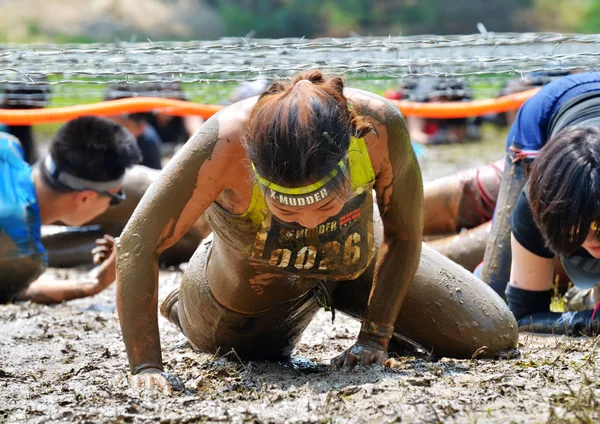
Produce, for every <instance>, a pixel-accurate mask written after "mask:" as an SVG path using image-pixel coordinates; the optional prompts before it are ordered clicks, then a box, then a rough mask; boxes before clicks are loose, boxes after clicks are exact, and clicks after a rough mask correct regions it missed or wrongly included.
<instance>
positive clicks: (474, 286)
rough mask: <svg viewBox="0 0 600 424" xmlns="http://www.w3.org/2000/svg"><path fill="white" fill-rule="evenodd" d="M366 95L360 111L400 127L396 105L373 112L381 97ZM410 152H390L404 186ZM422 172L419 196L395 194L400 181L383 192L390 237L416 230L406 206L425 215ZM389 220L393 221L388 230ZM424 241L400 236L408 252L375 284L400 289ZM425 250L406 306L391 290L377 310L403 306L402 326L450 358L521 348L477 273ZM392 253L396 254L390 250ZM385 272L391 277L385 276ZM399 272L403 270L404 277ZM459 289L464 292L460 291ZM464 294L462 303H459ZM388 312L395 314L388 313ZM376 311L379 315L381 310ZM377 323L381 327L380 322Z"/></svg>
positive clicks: (508, 317) (401, 190) (402, 189)
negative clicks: (393, 231) (418, 244)
mask: <svg viewBox="0 0 600 424" xmlns="http://www.w3.org/2000/svg"><path fill="white" fill-rule="evenodd" d="M361 94H365V96H367V97H369V98H370V100H369V101H368V102H367V104H366V105H361V104H360V103H359V104H357V102H354V103H355V104H354V106H355V107H357V110H358V111H359V113H360V114H363V115H369V116H371V117H372V118H374V119H382V117H381V116H380V114H381V113H383V114H384V116H385V114H386V113H389V114H391V115H392V116H388V117H387V119H388V121H389V120H392V121H391V122H394V121H393V120H394V119H395V120H398V118H397V115H398V114H397V109H395V107H394V106H393V105H391V104H389V103H386V104H387V107H384V108H376V107H373V106H372V103H373V102H377V101H379V102H381V100H380V98H379V97H377V96H374V95H371V94H369V93H364V92H361ZM372 110H377V111H378V113H379V114H377V113H373V112H372ZM395 128H396V131H399V132H404V133H405V135H404V136H405V137H406V140H408V137H407V134H406V128H405V125H404V123H403V120H402V123H401V125H400V126H398V127H395ZM388 148H391V146H388ZM406 148H408V150H409V151H408V152H407V151H406V150H404V151H398V150H396V151H391V152H390V153H389V157H390V159H391V161H392V165H393V169H394V170H395V171H396V170H397V173H396V172H395V173H394V176H393V178H399V179H400V180H402V181H407V178H406V175H404V174H402V172H403V171H405V170H406V168H407V163H408V164H409V165H408V167H409V168H410V164H411V163H413V164H414V163H416V159H415V157H414V153H413V151H412V148H411V147H410V143H408V147H406V146H405V149H406ZM407 156H408V157H409V158H411V160H410V161H408V162H403V158H406V157H407ZM416 168H417V174H418V182H419V184H414V185H412V187H418V188H416V189H415V191H416V192H417V193H416V196H415V193H410V191H411V190H408V189H407V188H406V187H410V186H411V185H410V184H408V185H407V184H399V185H398V188H397V190H396V191H394V190H392V192H391V193H390V190H389V187H390V186H391V184H392V183H393V182H394V180H393V179H392V181H390V182H387V187H385V189H383V190H380V191H379V192H378V193H381V194H382V196H383V197H380V196H379V195H378V203H379V205H380V210H381V211H383V212H382V214H381V216H382V220H383V223H384V233H385V231H387V228H389V227H391V226H393V227H392V228H402V229H403V230H404V231H406V230H407V229H410V227H409V226H408V225H407V223H408V222H411V221H410V220H409V219H407V218H405V217H403V215H402V213H403V210H402V206H401V205H403V204H404V205H406V204H411V202H412V204H413V205H414V204H415V203H416V202H419V203H420V204H419V206H420V208H421V209H420V213H421V214H422V208H423V195H422V192H421V193H420V195H419V191H420V188H421V187H422V185H421V183H420V181H421V176H420V173H419V172H418V166H417V167H416ZM409 175H410V174H409ZM401 176H402V178H401ZM380 183H382V184H383V181H380ZM396 192H397V193H396ZM395 193H396V194H397V195H398V196H399V199H394V200H401V202H398V203H397V205H400V206H398V207H397V209H396V210H394V213H390V210H391V209H390V208H391V207H392V205H393V204H396V203H391V202H392V196H394V195H396V194H395ZM415 207H416V205H415ZM417 210H418V209H417ZM413 213H414V212H413ZM390 219H400V221H396V222H393V221H392V223H391V224H392V225H390V221H389V220H390ZM386 220H388V221H387V225H386ZM413 222H414V221H413ZM419 222H420V224H421V226H420V227H419V228H422V222H423V221H422V215H421V217H420V220H419ZM413 225H414V224H413ZM420 237H421V236H420V233H419V234H418V235H417V236H414V235H413V236H412V237H410V238H408V237H406V236H400V237H398V236H397V237H396V240H395V243H398V242H399V241H400V242H401V243H403V248H401V249H397V250H396V252H395V253H396V254H395V255H394V257H393V259H392V260H391V261H390V262H389V263H390V264H394V265H393V266H392V265H390V266H389V268H387V269H384V266H380V267H379V268H377V269H376V276H375V281H376V282H377V281H380V282H383V281H390V282H392V283H395V284H396V285H398V281H402V280H401V279H400V278H401V275H402V274H401V273H402V271H403V268H405V269H406V268H407V266H410V265H408V264H410V263H411V262H410V261H408V260H407V259H406V257H402V255H404V256H409V255H408V254H407V253H406V252H411V250H410V249H411V248H412V249H413V250H412V251H414V250H415V249H414V243H415V240H416V239H418V240H419V241H420ZM411 244H412V245H411ZM382 246H383V249H382V250H383V252H384V255H385V254H386V253H387V254H389V253H388V252H386V251H385V249H386V246H385V243H384V244H383V245H382ZM424 249H425V250H424V253H423V254H421V255H420V258H421V263H420V265H419V266H418V270H417V272H416V274H415V278H414V281H413V282H412V284H411V286H410V291H409V296H407V298H406V301H405V302H404V303H402V301H403V300H404V299H403V297H404V296H405V295H406V294H407V291H406V289H404V290H403V294H402V296H401V297H398V299H399V301H398V303H397V304H396V305H393V303H392V302H390V301H389V300H390V299H393V298H394V291H393V289H392V290H389V291H387V290H386V291H384V290H382V291H381V292H382V293H387V295H382V297H381V298H380V301H379V302H378V303H377V309H378V310H383V311H386V312H387V313H388V315H391V314H390V313H389V311H390V310H391V308H392V307H396V308H400V305H402V308H401V309H400V314H399V315H398V322H402V323H406V324H405V334H406V335H408V336H409V337H411V338H413V339H414V340H418V341H419V343H421V344H423V345H424V346H435V349H436V350H437V351H438V352H444V354H446V355H451V356H457V357H462V356H465V355H469V354H473V346H477V345H479V346H487V349H488V354H489V353H490V352H499V351H502V350H506V349H511V348H514V347H516V346H517V340H518V332H517V326H516V321H515V319H514V317H513V316H512V314H511V313H510V311H509V310H508V307H507V306H506V304H505V303H504V302H503V301H502V300H501V299H500V298H498V297H497V296H496V295H494V293H493V292H492V291H491V290H489V288H488V287H485V286H483V285H482V284H481V283H480V282H479V280H478V279H476V278H475V277H473V275H472V274H470V273H468V272H467V271H465V270H464V269H462V268H460V267H457V266H456V265H455V264H454V263H452V262H451V261H449V260H448V259H446V258H444V257H442V256H441V255H439V256H438V255H436V254H435V252H433V251H431V250H430V249H429V248H426V247H424ZM390 251H392V250H391V249H390ZM399 252H402V255H397V253H399ZM416 252H417V258H416V259H417V260H418V255H419V253H418V252H419V250H418V249H417V250H416ZM425 253H426V254H425ZM380 255H381V253H380ZM384 257H385V256H384ZM413 259H414V258H413ZM378 264H382V265H384V264H385V262H383V261H382V260H381V256H380V259H379V261H378ZM384 270H385V272H386V273H385V274H383V271H384ZM398 270H400V273H399V272H398ZM411 272H412V270H411ZM408 275H409V276H410V275H412V273H411V274H408ZM404 278H406V279H407V280H408V279H409V278H410V277H407V274H404ZM407 283H408V281H407ZM388 284H389V283H388ZM444 286H448V287H453V288H452V289H448V290H444V289H442V288H443V287H444ZM456 289H458V290H459V291H458V292H457V291H456ZM395 290H398V288H397V287H396V288H395ZM371 293H372V294H371V298H370V299H369V305H371V304H374V301H373V300H374V299H373V297H374V294H375V288H373V291H372V292H371ZM395 293H402V291H396V292H395ZM459 294H460V299H458V298H457V295H459ZM386 308H390V309H387V310H386ZM431 308H434V309H433V310H436V311H439V312H440V313H441V312H442V311H443V314H444V316H445V317H446V318H443V317H442V316H439V317H438V318H437V319H433V318H432V317H433V315H431V316H429V317H424V316H423V314H422V313H420V312H421V311H423V310H431ZM371 309H373V310H374V309H375V308H371ZM371 309H370V310H371ZM397 310H398V309H396V311H397ZM380 316H381V315H380ZM415 317H418V318H419V319H420V320H421V321H419V322H417V321H418V320H417V319H415ZM448 318H450V319H448ZM366 319H368V320H370V319H372V318H371V316H370V315H367V316H366ZM373 321H375V322H377V321H376V320H373ZM394 321H395V320H392V321H391V322H392V323H393V322H394ZM379 322H383V321H379ZM388 323H389V321H388ZM403 325H404V324H403ZM433 329H435V330H433ZM491 335H493V336H491Z"/></svg>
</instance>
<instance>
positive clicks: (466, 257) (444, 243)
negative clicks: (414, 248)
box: [427, 222, 492, 272]
mask: <svg viewBox="0 0 600 424" xmlns="http://www.w3.org/2000/svg"><path fill="white" fill-rule="evenodd" d="M491 226H492V223H491V222H486V223H485V224H481V225H480V226H478V227H475V228H473V229H470V230H463V231H461V232H460V233H458V234H457V235H455V236H450V237H444V238H441V239H436V240H431V241H428V242H427V244H428V245H429V246H431V247H432V248H433V249H434V250H436V251H437V252H440V253H441V254H442V255H444V256H446V257H447V258H448V259H450V260H451V261H453V262H456V263H457V264H459V265H460V266H462V267H464V268H466V269H468V270H469V271H471V272H473V270H474V269H475V268H476V267H477V265H479V264H480V263H481V262H482V261H483V254H484V252H485V245H486V243H487V240H488V236H489V234H490V228H491Z"/></svg>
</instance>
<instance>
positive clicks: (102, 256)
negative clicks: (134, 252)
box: [90, 235, 117, 294]
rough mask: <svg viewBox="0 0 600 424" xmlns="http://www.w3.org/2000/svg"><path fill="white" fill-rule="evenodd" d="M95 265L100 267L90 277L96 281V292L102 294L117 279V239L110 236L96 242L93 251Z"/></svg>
mask: <svg viewBox="0 0 600 424" xmlns="http://www.w3.org/2000/svg"><path fill="white" fill-rule="evenodd" d="M92 255H93V257H94V263H95V264H96V265H98V266H97V267H96V268H94V269H93V270H92V271H91V272H90V276H92V277H94V278H95V279H96V285H95V287H94V292H95V293H96V294H97V293H100V292H101V291H102V290H104V289H105V288H107V287H108V286H110V285H111V284H112V283H114V281H115V280H116V278H117V266H116V265H117V250H116V249H115V239H114V238H113V237H111V236H109V235H105V236H104V238H101V239H98V240H96V247H95V248H94V250H92Z"/></svg>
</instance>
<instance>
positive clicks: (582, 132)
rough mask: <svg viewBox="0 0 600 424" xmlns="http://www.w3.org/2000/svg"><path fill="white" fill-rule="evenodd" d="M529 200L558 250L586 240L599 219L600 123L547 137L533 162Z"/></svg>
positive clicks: (570, 249) (570, 251) (575, 246)
mask: <svg viewBox="0 0 600 424" xmlns="http://www.w3.org/2000/svg"><path fill="white" fill-rule="evenodd" d="M529 204H530V205H531V212H532V215H533V219H534V220H535V223H536V224H537V226H538V228H539V229H540V232H541V233H542V235H543V236H544V239H545V241H546V244H547V245H548V247H549V248H550V249H552V250H553V251H554V252H555V253H557V254H559V255H563V256H569V255H571V254H573V253H574V252H575V250H577V249H578V248H579V247H580V246H581V245H582V244H583V242H584V241H585V239H586V238H587V237H588V234H589V231H590V228H591V227H592V223H594V222H596V223H599V224H600V128H599V127H585V128H573V127H570V128H565V129H564V130H562V131H560V132H559V133H557V134H556V135H555V136H554V137H552V138H551V139H550V140H549V141H548V143H547V144H546V145H545V146H544V147H543V148H542V149H541V151H540V154H539V156H538V157H537V158H536V159H535V161H534V162H533V167H532V170H531V176H530V178H529ZM596 239H597V240H599V241H600V234H599V233H598V231H597V230H596Z"/></svg>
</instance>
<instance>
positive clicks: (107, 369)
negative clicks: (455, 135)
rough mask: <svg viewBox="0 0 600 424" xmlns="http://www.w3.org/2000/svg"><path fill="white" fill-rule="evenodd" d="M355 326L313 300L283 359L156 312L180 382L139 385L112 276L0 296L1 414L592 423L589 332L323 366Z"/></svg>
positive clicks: (427, 165) (85, 419)
mask: <svg viewBox="0 0 600 424" xmlns="http://www.w3.org/2000/svg"><path fill="white" fill-rule="evenodd" d="M501 146H502V143H493V144H491V145H490V146H482V145H477V144H473V145H469V146H466V147H465V148H463V149H461V150H453V149H451V148H446V146H441V147H442V148H441V149H437V150H435V151H433V149H430V152H429V153H428V154H427V158H426V159H425V160H424V161H423V162H422V165H423V170H424V176H425V179H426V180H430V179H432V178H435V177H438V176H441V175H446V174H449V173H451V172H454V171H455V170H456V169H461V168H464V167H468V166H474V165H477V164H480V163H483V162H486V161H492V160H494V159H497V158H500V157H501V156H502V154H501V151H502V147H501ZM51 272H53V273H55V274H59V275H63V276H65V277H69V278H74V277H76V276H77V275H78V273H80V272H82V271H81V270H71V271H64V270H52V271H51ZM0 278H1V277H0ZM180 278H181V271H179V270H170V271H162V272H161V277H160V298H161V299H163V298H164V297H165V296H166V295H167V294H168V293H169V292H170V291H171V290H172V289H173V288H175V287H176V286H177V284H178V283H179V281H180ZM358 329H359V324H358V323H357V322H356V321H354V320H352V319H350V318H347V317H345V316H342V315H340V314H338V315H337V317H336V320H335V323H333V324H331V315H330V314H329V313H326V312H321V313H319V314H318V316H317V317H316V319H315V320H314V322H313V323H312V325H311V326H310V327H309V328H308V330H307V331H306V333H305V334H304V337H303V338H302V340H301V342H300V344H299V345H298V347H297V349H296V351H295V352H294V361H293V362H292V363H285V364H284V363H262V362H241V361H239V360H238V359H237V358H236V357H235V355H232V354H230V353H229V354H228V353H227V352H221V354H222V356H221V355H215V356H213V355H208V354H203V353H198V352H194V351H193V350H192V349H191V348H190V347H189V345H188V344H187V343H186V341H185V338H184V337H183V336H182V335H181V334H180V333H179V332H178V331H177V330H176V328H175V327H174V326H173V325H171V324H170V323H168V322H167V321H166V320H165V319H163V318H162V317H161V318H160V330H161V337H162V345H163V358H164V361H165V364H166V369H167V370H168V371H170V372H173V373H175V374H177V375H179V376H180V377H181V378H182V379H183V381H184V382H185V385H186V390H185V391H184V392H183V393H180V394H177V395H174V396H171V397H168V396H164V395H161V394H155V395H152V396H150V395H144V396H141V395H140V394H138V393H135V392H133V391H131V389H129V388H128V384H127V380H126V379H127V372H128V367H127V359H126V355H125V349H124V346H123V343H122V341H121V338H120V332H119V324H118V319H117V313H116V310H115V299H114V287H111V288H109V289H108V290H106V291H105V292H104V293H101V294H100V295H98V296H96V297H94V298H91V299H82V300H78V301H73V302H70V303H67V304H62V305H58V306H39V305H32V304H15V305H0V335H1V336H2V337H1V338H0V423H17V422H29V423H47V422H52V423H55V422H75V423H122V422H125V423H129V422H135V423H138V422H139V423H145V422H158V423H197V422H235V423H241V422H257V423H259V422H277V423H278V422H301V423H309V422H310V423H327V422H357V423H358V422H408V423H410V422H431V423H442V422H444V423H446V422H451V423H452V422H460V423H476V422H481V423H484V422H492V423H507V422H527V423H529V422H532V423H537V422H539V423H544V422H573V423H597V422H600V366H599V365H598V363H599V362H600V358H599V356H598V346H599V344H600V339H598V338H597V339H590V338H565V337H539V336H532V335H522V336H521V342H520V347H519V349H520V356H518V357H515V358H512V359H497V360H477V359H476V360H453V359H448V358H434V357H428V356H427V355H425V354H417V355H416V356H408V357H402V358H399V361H398V365H397V367H396V368H394V369H383V368H380V367H373V368H370V369H361V370H359V371H353V372H330V371H329V370H328V368H327V364H328V362H329V360H330V359H331V358H332V357H333V356H335V355H338V354H339V353H341V352H342V351H343V350H344V349H346V348H348V347H349V346H351V345H352V343H353V341H354V340H355V337H356V335H357V333H358Z"/></svg>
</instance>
